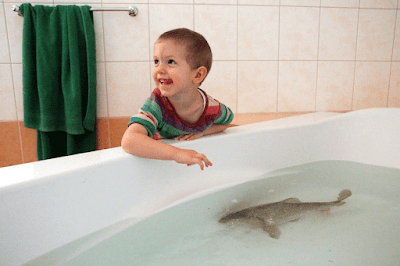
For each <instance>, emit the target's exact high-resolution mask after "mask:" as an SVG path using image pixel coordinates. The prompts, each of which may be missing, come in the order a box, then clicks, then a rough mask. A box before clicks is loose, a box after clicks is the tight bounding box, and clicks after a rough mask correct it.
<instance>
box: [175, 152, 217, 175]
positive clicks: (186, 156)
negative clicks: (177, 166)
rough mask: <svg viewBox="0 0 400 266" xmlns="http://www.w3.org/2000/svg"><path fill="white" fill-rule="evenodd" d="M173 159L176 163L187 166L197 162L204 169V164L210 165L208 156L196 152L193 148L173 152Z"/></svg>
mask: <svg viewBox="0 0 400 266" xmlns="http://www.w3.org/2000/svg"><path fill="white" fill-rule="evenodd" d="M174 160H175V161H176V162H177V163H183V164H187V165H188V166H190V165H194V164H198V165H199V166H200V168H201V170H203V169H204V165H205V166H206V167H208V166H212V163H211V162H210V160H208V158H207V157H206V156H205V155H204V154H202V153H198V152H197V151H195V150H184V149H181V150H180V151H178V152H177V153H176V154H175V156H174Z"/></svg>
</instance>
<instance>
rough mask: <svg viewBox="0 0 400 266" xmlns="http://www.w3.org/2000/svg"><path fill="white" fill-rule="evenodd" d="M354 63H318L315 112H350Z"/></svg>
mask: <svg viewBox="0 0 400 266" xmlns="http://www.w3.org/2000/svg"><path fill="white" fill-rule="evenodd" d="M353 81H354V62H343V61H342V62H340V61H334V62H333V61H320V62H319V63H318V84H317V111H343V110H351V104H352V96H353Z"/></svg>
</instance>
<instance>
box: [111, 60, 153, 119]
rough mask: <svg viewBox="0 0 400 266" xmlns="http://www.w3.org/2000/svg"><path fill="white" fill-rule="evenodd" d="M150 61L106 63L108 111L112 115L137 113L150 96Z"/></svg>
mask: <svg viewBox="0 0 400 266" xmlns="http://www.w3.org/2000/svg"><path fill="white" fill-rule="evenodd" d="M149 64H150V62H112V63H107V64H106V78H107V93H108V111H109V115H110V117H120V116H123V117H126V116H132V115H134V114H136V113H137V111H138V109H139V108H140V107H142V105H143V103H144V101H145V100H146V99H147V98H148V97H149V96H150V93H149V86H150V72H149Z"/></svg>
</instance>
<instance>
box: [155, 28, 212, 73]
mask: <svg viewBox="0 0 400 266" xmlns="http://www.w3.org/2000/svg"><path fill="white" fill-rule="evenodd" d="M159 40H174V41H175V42H176V43H178V44H181V45H184V46H185V47H186V61H187V63H188V64H189V66H190V67H191V68H192V69H197V68H199V67H201V66H204V67H205V68H206V69H207V74H208V73H210V69H211V64H212V53H211V48H210V46H209V45H208V42H207V40H206V39H205V38H204V37H203V35H201V34H199V33H197V32H195V31H192V30H189V29H186V28H179V29H174V30H170V31H167V32H165V33H163V34H161V36H160V37H158V40H157V42H158V41H159Z"/></svg>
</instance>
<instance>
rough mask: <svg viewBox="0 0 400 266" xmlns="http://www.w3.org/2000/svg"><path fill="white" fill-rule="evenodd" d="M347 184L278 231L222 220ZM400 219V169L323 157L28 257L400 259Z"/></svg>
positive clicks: (178, 261) (153, 261)
mask: <svg viewBox="0 0 400 266" xmlns="http://www.w3.org/2000/svg"><path fill="white" fill-rule="evenodd" d="M342 189H350V190H351V191H352V193H353V195H352V196H351V197H350V198H348V199H347V200H346V204H345V205H343V206H340V207H333V208H332V209H331V211H330V213H320V214H317V215H311V216H306V217H303V218H301V219H300V220H299V221H296V222H290V223H287V224H284V225H282V226H280V230H281V237H280V238H279V239H273V238H271V237H269V235H268V234H267V233H266V232H264V231H263V230H261V228H259V227H256V226H251V225H248V224H244V223H240V222H234V223H226V224H220V223H218V220H219V218H220V217H221V216H222V215H223V214H225V213H226V212H228V211H235V210H240V209H242V208H246V207H250V206H254V205H258V204H264V203H270V202H276V201H280V200H283V199H286V198H290V197H297V198H299V199H300V200H301V201H303V202H307V201H333V200H336V198H337V196H338V193H339V192H340V191H341V190H342ZM399 225H400V170H398V169H391V168H384V167H377V166H371V165H364V164H359V163H351V162H341V161H325V162H317V163H311V164H305V165H301V166H296V167H290V168H286V169H282V170H278V171H274V172H271V173H268V174H266V175H265V176H263V177H260V179H257V180H255V181H251V182H248V183H245V184H241V185H239V186H235V187H232V188H228V189H226V190H223V191H219V192H216V193H214V194H211V195H209V196H206V197H203V198H198V199H195V200H192V201H189V202H186V203H183V204H181V205H177V206H175V207H172V208H170V209H167V210H165V211H163V212H160V213H158V214H156V215H154V216H152V217H150V218H148V219H146V220H144V221H142V222H140V223H138V224H135V225H134V226H130V227H128V228H126V229H124V230H122V231H120V232H118V233H115V234H113V235H112V236H110V237H109V236H108V235H107V234H108V233H107V232H110V230H112V228H107V229H104V230H103V231H100V232H96V233H94V234H92V235H89V236H87V237H84V238H82V239H78V240H76V241H74V242H72V243H70V244H67V245H66V246H64V247H61V248H58V249H56V250H54V251H52V252H50V253H48V254H45V255H44V256H42V257H40V258H37V259H35V260H33V261H31V262H29V263H28V264H27V265H74V266H77V265H85V266H87V265H96V266H100V265H119V266H121V265H146V266H151V265H160V266H161V265H162V266H167V265H174V266H179V265H185V266H187V265H218V266H222V265H229V266H234V265H240V266H242V265H398V264H399V261H400V250H399V246H400V226H399ZM116 226H121V224H119V225H116ZM102 235H103V236H106V235H107V237H101V236H102ZM99 239H102V241H99Z"/></svg>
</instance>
